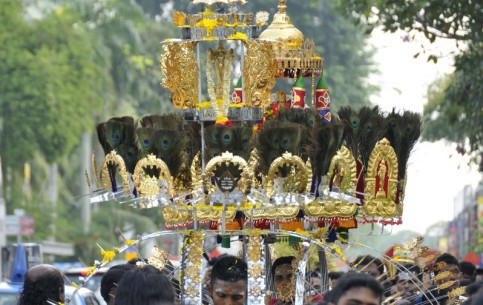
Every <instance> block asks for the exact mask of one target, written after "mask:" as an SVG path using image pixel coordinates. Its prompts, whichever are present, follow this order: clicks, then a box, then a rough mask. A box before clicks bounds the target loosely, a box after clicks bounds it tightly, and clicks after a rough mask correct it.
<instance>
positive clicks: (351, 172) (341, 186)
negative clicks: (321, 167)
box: [326, 146, 357, 193]
mask: <svg viewBox="0 0 483 305" xmlns="http://www.w3.org/2000/svg"><path fill="white" fill-rule="evenodd" d="M327 181H329V182H332V183H327V186H326V191H329V185H330V184H332V189H331V191H338V192H340V193H346V192H354V190H355V188H356V187H355V185H356V183H357V167H356V160H355V159H354V156H353V155H352V153H351V152H350V151H349V149H348V148H347V147H345V146H342V147H341V148H340V149H339V150H338V151H337V154H336V155H335V156H334V157H333V158H332V160H331V161H330V166H329V171H328V172H327Z"/></svg>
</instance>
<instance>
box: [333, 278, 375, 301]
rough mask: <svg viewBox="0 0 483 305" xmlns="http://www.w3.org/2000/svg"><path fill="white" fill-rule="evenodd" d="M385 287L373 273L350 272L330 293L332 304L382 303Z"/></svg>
mask: <svg viewBox="0 0 483 305" xmlns="http://www.w3.org/2000/svg"><path fill="white" fill-rule="evenodd" d="M383 294H384V289H383V288H382V286H381V284H380V283H379V282H378V281H377V280H376V279H375V278H374V277H373V276H371V275H369V274H366V273H357V272H348V273H346V274H345V275H343V276H342V277H341V278H340V279H339V280H338V282H337V286H335V288H334V289H333V290H331V292H330V294H329V295H328V300H327V301H328V303H329V304H330V305H350V304H358V305H380V304H381V303H382V298H383Z"/></svg>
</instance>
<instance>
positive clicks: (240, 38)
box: [228, 32, 248, 41]
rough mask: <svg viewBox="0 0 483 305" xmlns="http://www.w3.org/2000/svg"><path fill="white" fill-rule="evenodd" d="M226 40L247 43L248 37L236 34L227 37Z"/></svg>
mask: <svg viewBox="0 0 483 305" xmlns="http://www.w3.org/2000/svg"><path fill="white" fill-rule="evenodd" d="M228 39H232V40H242V41H248V36H247V34H244V33H240V32H236V33H235V34H231V35H230V36H228Z"/></svg>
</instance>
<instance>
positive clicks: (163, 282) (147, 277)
mask: <svg viewBox="0 0 483 305" xmlns="http://www.w3.org/2000/svg"><path fill="white" fill-rule="evenodd" d="M174 298H175V297H174V290H173V287H172V286H171V282H170V281H169V279H168V277H167V276H166V275H165V274H163V273H162V272H161V271H159V270H158V269H156V268H154V267H152V266H143V267H135V268H133V269H131V270H130V271H128V272H127V273H126V274H125V275H124V276H123V277H122V278H121V281H120V282H119V286H118V287H117V293H116V301H115V305H173V304H174Z"/></svg>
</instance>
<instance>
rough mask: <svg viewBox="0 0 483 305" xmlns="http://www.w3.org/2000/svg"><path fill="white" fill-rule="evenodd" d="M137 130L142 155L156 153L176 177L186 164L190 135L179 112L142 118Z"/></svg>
mask: <svg viewBox="0 0 483 305" xmlns="http://www.w3.org/2000/svg"><path fill="white" fill-rule="evenodd" d="M140 124H141V127H140V128H138V129H137V130H136V136H137V144H138V147H139V151H140V157H141V158H144V157H146V156H147V155H148V154H154V155H155V156H156V157H157V158H159V159H161V160H163V161H164V162H165V163H166V165H167V166H168V168H169V171H170V172H171V175H172V176H173V177H176V176H177V175H178V174H179V173H180V170H181V168H182V166H183V164H186V159H187V156H186V155H187V154H186V150H187V148H188V144H189V136H188V134H187V132H185V131H184V130H183V119H182V117H181V116H180V115H177V114H166V115H149V116H145V117H143V118H142V119H141V120H140Z"/></svg>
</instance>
